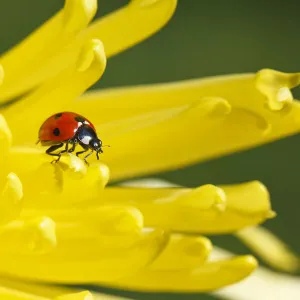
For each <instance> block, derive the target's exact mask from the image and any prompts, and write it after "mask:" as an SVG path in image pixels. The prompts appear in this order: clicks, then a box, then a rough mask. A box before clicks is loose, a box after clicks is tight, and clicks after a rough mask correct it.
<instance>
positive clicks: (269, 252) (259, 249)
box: [236, 226, 300, 272]
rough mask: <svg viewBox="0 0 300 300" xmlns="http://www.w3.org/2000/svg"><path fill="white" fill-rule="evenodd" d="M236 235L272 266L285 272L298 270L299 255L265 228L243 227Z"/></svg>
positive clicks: (299, 263)
mask: <svg viewBox="0 0 300 300" xmlns="http://www.w3.org/2000/svg"><path fill="white" fill-rule="evenodd" d="M236 236H237V237H238V238H239V239H241V240H242V241H243V243H245V244H246V245H247V246H248V247H249V248H250V249H252V250H253V251H254V252H256V253H257V254H258V255H259V257H261V258H262V259H263V260H264V261H265V262H266V263H267V264H269V265H270V266H272V267H273V268H275V269H278V270H280V271H286V272H296V271H298V270H299V268H300V257H297V256H296V255H295V254H294V253H293V252H292V251H291V250H290V249H289V247H288V246H287V245H286V244H285V243H284V242H282V241H281V240H280V239H279V238H278V237H276V236H275V235H274V234H272V233H271V232H270V231H268V230H267V229H266V228H263V227H259V226H257V227H248V228H244V229H243V230H240V231H238V232H237V233H236Z"/></svg>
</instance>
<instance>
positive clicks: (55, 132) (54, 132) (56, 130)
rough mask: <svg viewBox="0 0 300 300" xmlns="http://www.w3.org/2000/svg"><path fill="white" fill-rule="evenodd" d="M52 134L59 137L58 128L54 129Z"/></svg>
mask: <svg viewBox="0 0 300 300" xmlns="http://www.w3.org/2000/svg"><path fill="white" fill-rule="evenodd" d="M53 134H54V135H55V136H59V135H60V130H59V128H54V130H53Z"/></svg>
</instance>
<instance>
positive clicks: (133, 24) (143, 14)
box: [85, 0, 177, 57]
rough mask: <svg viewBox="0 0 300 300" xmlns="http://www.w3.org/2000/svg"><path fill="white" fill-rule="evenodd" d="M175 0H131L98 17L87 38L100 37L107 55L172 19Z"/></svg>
mask: <svg viewBox="0 0 300 300" xmlns="http://www.w3.org/2000/svg"><path fill="white" fill-rule="evenodd" d="M176 4H177V0H150V1H149V0H131V1H130V3H129V4H128V5H126V6H125V7H124V8H121V9H119V10H117V11H116V12H113V13H111V14H110V15H108V16H105V17H104V18H101V19H99V20H97V21H96V22H94V23H92V25H91V26H90V27H89V28H87V30H86V32H85V34H86V38H91V37H97V38H101V40H102V41H103V43H104V45H106V47H107V49H106V51H107V56H108V57H110V56H112V55H115V54H117V53H119V52H121V51H124V50H125V49H127V48H129V47H132V46H134V45H135V44H137V43H139V42H141V41H142V40H144V39H146V38H148V37H149V36H151V35H153V34H154V33H155V32H157V31H158V30H160V29H161V28H162V27H163V26H164V25H165V24H166V23H167V22H168V21H169V19H170V18H171V16H172V15H173V13H174V11H175V8H176Z"/></svg>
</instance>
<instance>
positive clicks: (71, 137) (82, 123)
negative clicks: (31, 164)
mask: <svg viewBox="0 0 300 300" xmlns="http://www.w3.org/2000/svg"><path fill="white" fill-rule="evenodd" d="M39 142H41V144H42V146H50V147H49V148H48V149H47V150H46V153H47V154H49V155H52V156H57V159H55V160H53V161H52V162H58V161H59V160H60V157H61V155H62V153H66V152H67V153H71V152H74V150H75V147H76V145H77V144H79V145H80V146H81V147H82V148H83V151H78V152H76V155H77V156H78V155H79V154H82V153H85V152H87V151H88V150H91V152H90V153H88V154H87V155H86V156H85V157H84V161H85V163H86V164H88V162H87V160H86V159H87V158H88V157H89V156H90V155H91V154H92V153H93V152H94V151H95V152H96V156H97V159H98V160H99V153H103V151H102V141H101V140H100V139H99V138H98V136H97V133H96V129H95V127H94V125H93V124H92V123H91V122H90V121H89V120H88V119H86V118H85V117H83V116H81V115H79V114H77V113H73V112H60V113H57V114H54V115H52V116H51V117H49V118H48V119H47V120H46V121H45V122H44V123H43V124H42V126H41V128H40V130H39V140H38V142H37V143H39ZM64 145H65V148H64V149H63V150H61V151H59V152H57V153H54V151H55V150H58V149H59V148H61V147H63V146H64Z"/></svg>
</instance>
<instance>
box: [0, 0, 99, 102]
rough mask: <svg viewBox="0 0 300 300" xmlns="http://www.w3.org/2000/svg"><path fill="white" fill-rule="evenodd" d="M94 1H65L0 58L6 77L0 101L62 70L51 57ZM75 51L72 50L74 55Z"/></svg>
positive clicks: (88, 15) (80, 25)
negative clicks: (40, 24)
mask: <svg viewBox="0 0 300 300" xmlns="http://www.w3.org/2000/svg"><path fill="white" fill-rule="evenodd" d="M96 10H97V0H75V1H74V0H66V1H65V6H64V8H63V9H62V10H61V11H59V12H58V13H57V14H56V15H55V16H54V17H52V18H51V19H50V20H48V21H47V22H46V23H45V24H44V25H43V26H41V27H39V28H38V29H37V30H36V31H35V32H34V33H32V34H31V35H30V36H29V37H27V38H26V39H25V40H24V41H22V42H21V43H20V44H18V45H17V46H15V47H14V48H13V49H11V50H9V51H8V52H7V53H6V54H4V55H3V56H2V57H1V58H0V64H2V65H3V67H4V69H5V74H6V75H5V77H6V80H5V82H4V83H3V86H2V87H1V89H0V102H4V101H6V100H7V99H9V98H13V97H16V96H18V95H20V94H22V93H24V92H26V91H28V90H30V89H31V88H33V87H35V86H36V85H38V84H39V83H41V82H42V81H44V80H45V79H48V78H49V77H51V76H53V75H55V74H57V73H58V72H59V71H61V70H63V69H64V68H65V67H66V65H63V66H59V65H55V64H53V60H54V58H55V56H56V55H57V54H58V53H59V52H61V51H62V50H63V49H64V47H65V46H66V45H68V44H69V43H70V41H72V40H73V39H74V38H75V37H76V36H77V35H78V33H79V32H80V31H81V30H82V29H84V28H85V27H86V26H87V25H88V23H89V22H90V21H91V20H92V18H93V17H94V15H95V13H96ZM77 54H78V51H77V49H76V51H75V56H74V58H75V59H76V56H77Z"/></svg>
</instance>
